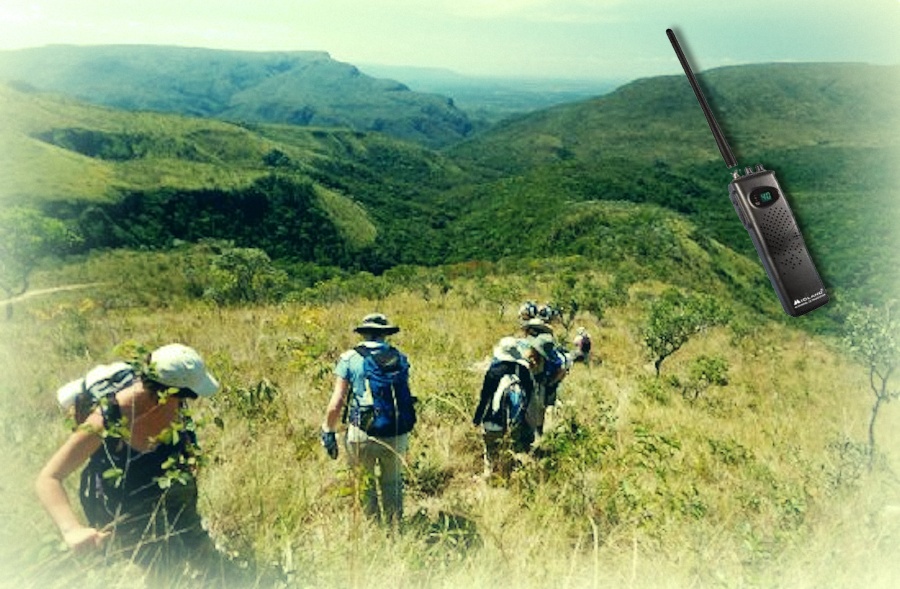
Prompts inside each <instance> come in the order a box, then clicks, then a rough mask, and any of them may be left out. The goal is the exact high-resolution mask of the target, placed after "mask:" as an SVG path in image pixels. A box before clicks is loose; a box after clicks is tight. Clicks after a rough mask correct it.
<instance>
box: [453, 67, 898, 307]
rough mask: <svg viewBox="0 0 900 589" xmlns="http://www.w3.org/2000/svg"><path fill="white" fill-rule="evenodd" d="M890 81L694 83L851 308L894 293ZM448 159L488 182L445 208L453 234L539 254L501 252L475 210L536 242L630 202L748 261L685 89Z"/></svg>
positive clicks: (554, 113) (807, 70)
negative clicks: (670, 216) (455, 225)
mask: <svg viewBox="0 0 900 589" xmlns="http://www.w3.org/2000/svg"><path fill="white" fill-rule="evenodd" d="M898 77H900V69H898V68H897V67H876V66H865V65H858V64H765V65H754V66H740V67H731V68H722V69H717V70H713V71H710V72H706V73H703V74H702V75H701V76H700V79H701V84H702V85H704V87H705V88H706V91H707V94H708V95H709V98H710V102H711V103H712V105H713V108H714V109H715V110H716V111H717V112H718V113H719V118H720V119H721V121H720V122H721V123H722V124H723V127H724V128H725V132H726V135H728V137H729V138H730V139H731V142H732V145H733V147H734V148H735V151H736V153H737V155H738V159H739V161H740V162H742V163H743V164H744V165H755V164H756V163H762V164H764V165H765V166H766V167H768V168H769V169H773V170H775V171H776V172H777V174H778V177H779V179H780V181H781V183H782V184H783V186H784V187H785V189H786V190H787V191H788V194H789V197H790V200H791V203H792V206H793V208H794V209H795V214H796V216H797V218H798V222H799V223H800V225H801V228H802V229H803V230H804V234H805V235H806V239H807V245H808V247H809V248H810V250H811V252H812V253H813V255H814V257H815V258H816V259H817V261H818V265H819V270H820V273H821V274H822V275H823V278H824V279H825V280H826V283H827V284H828V286H829V287H832V288H834V289H837V290H839V291H840V292H841V294H842V295H848V296H849V297H850V298H863V299H870V300H878V299H881V300H884V299H885V298H886V297H890V296H892V295H891V294H890V293H892V292H895V291H896V287H897V283H896V273H895V272H890V271H885V270H884V268H885V267H889V266H890V265H891V264H892V263H893V259H894V256H893V252H894V251H896V249H897V241H896V239H897V232H896V231H895V230H894V227H896V225H897V222H898V221H900V208H898V207H897V206H896V204H895V203H896V200H897V196H898V193H897V188H896V187H897V182H896V180H897V174H896V166H895V165H894V163H895V162H896V161H897V158H898V155H900V151H898V148H900V146H898V141H897V137H898V134H897V130H898V129H900V120H898V119H900V108H898V102H897V92H896V89H897V88H898V87H900V80H898ZM749 88H753V92H752V93H751V92H748V89H749ZM449 153H450V154H451V155H452V156H453V157H454V159H455V160H456V161H459V162H464V163H467V164H468V167H469V169H473V170H478V171H480V173H481V174H482V178H483V179H484V180H483V182H482V183H480V184H478V185H471V186H469V187H463V188H461V189H459V190H458V191H455V192H453V193H452V195H451V196H450V198H449V199H448V202H450V201H451V200H452V201H455V202H458V203H462V206H463V207H464V210H465V212H464V213H461V214H460V218H461V219H463V222H462V223H461V225H460V227H462V228H464V229H462V231H463V232H466V231H476V232H478V230H479V229H480V230H481V232H484V231H493V232H494V234H495V238H494V239H493V242H494V243H498V242H499V243H500V244H501V247H502V248H504V249H506V250H508V249H509V248H513V247H518V248H523V247H524V248H530V249H532V250H534V249H537V248H538V247H539V246H538V245H537V244H546V243H548V242H547V241H546V239H545V240H540V239H538V240H535V241H534V242H531V244H530V245H529V244H528V243H526V244H524V245H523V244H522V243H521V241H520V240H518V241H517V240H516V237H515V232H514V231H512V230H511V231H510V232H509V233H508V234H506V235H505V236H502V238H499V239H498V238H497V236H496V234H498V233H501V232H502V230H499V229H498V228H497V227H496V226H489V225H487V224H485V223H479V221H478V219H479V218H482V219H483V218H485V217H486V216H482V215H483V211H485V210H501V209H502V210H503V211H504V214H505V215H506V217H507V218H509V219H524V220H525V221H524V223H525V224H526V225H528V226H529V227H532V226H534V225H539V226H540V227H544V228H545V229H544V230H543V231H542V230H541V229H540V228H538V229H537V231H538V233H539V234H541V233H543V234H544V235H546V232H547V231H550V228H551V227H553V226H554V225H557V224H560V223H568V224H574V223H576V222H577V220H578V219H579V216H580V214H581V213H580V212H579V207H581V206H582V205H580V204H579V203H586V202H593V201H605V200H617V201H618V200H628V201H632V202H640V203H656V204H659V205H662V206H664V207H666V208H669V209H673V210H675V211H679V212H681V213H684V214H686V215H688V216H689V217H690V218H691V219H692V220H693V221H694V222H695V223H696V225H697V227H698V231H699V232H700V233H701V234H703V235H706V236H709V237H711V238H713V239H715V240H716V241H718V242H720V243H723V244H726V245H727V246H728V247H730V248H732V249H734V250H736V251H738V252H740V253H742V254H744V255H747V256H748V257H750V258H751V259H753V258H755V252H754V250H753V247H752V244H751V242H750V239H749V238H748V236H747V235H746V231H745V230H744V229H743V227H742V225H741V224H740V223H739V222H738V221H737V219H736V218H735V213H734V211H733V209H732V207H731V204H730V202H729V201H728V198H727V188H726V186H727V183H728V182H729V181H730V179H731V178H730V175H729V174H728V172H727V170H726V169H725V166H724V164H723V163H722V160H721V158H720V157H719V154H718V152H717V151H716V147H715V143H714V141H713V139H712V136H711V134H710V133H709V129H708V127H707V125H706V122H705V120H704V118H703V115H702V113H701V110H700V108H699V106H698V105H697V103H696V100H695V98H694V96H693V93H692V92H691V90H690V87H689V85H688V83H687V81H686V80H685V79H684V78H683V77H681V76H672V77H660V78H650V79H644V80H638V81H636V82H633V83H631V84H628V85H626V86H624V87H622V88H620V89H619V90H617V91H615V92H612V93H611V94H609V95H605V96H602V97H599V98H596V99H593V100H589V101H585V102H579V103H575V104H569V105H564V106H559V107H555V108H552V109H547V110H545V111H541V112H539V113H534V114H529V115H525V116H522V117H518V118H515V119H510V120H508V121H506V122H505V123H502V124H500V125H497V126H496V127H494V128H493V129H491V130H490V131H488V132H486V133H484V134H482V135H481V136H479V137H477V138H474V139H472V140H470V141H467V142H464V143H461V144H459V145H457V146H455V147H453V148H452V149H451V150H450V152H449ZM464 165H465V164H464ZM529 220H530V221H529ZM536 220H540V223H534V222H533V221H536ZM509 226H512V225H509ZM590 228H591V225H586V226H584V227H582V228H581V231H585V232H590ZM554 245H555V246H556V247H557V248H559V247H566V246H565V245H561V244H554ZM576 247H578V246H576ZM600 255H601V257H602V254H600ZM760 272H761V268H760Z"/></svg>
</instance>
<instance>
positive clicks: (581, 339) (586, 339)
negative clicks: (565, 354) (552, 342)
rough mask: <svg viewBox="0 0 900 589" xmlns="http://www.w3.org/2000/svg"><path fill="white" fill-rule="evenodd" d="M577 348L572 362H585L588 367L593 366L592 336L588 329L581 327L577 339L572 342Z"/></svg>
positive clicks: (576, 335)
mask: <svg viewBox="0 0 900 589" xmlns="http://www.w3.org/2000/svg"><path fill="white" fill-rule="evenodd" d="M572 344H573V345H574V346H575V353H574V354H573V355H572V362H584V363H585V364H586V365H587V366H590V364H591V344H592V342H591V336H590V334H589V333H588V331H587V329H585V328H584V327H579V328H578V330H577V332H576V334H575V339H573V340H572Z"/></svg>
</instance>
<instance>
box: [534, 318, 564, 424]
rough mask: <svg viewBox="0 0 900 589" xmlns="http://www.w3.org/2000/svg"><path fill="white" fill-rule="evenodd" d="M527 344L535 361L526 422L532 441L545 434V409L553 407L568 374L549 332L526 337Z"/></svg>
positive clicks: (561, 355) (562, 357)
mask: <svg viewBox="0 0 900 589" xmlns="http://www.w3.org/2000/svg"><path fill="white" fill-rule="evenodd" d="M526 342H527V345H528V347H529V348H530V349H531V350H533V354H534V355H533V359H534V360H538V361H536V362H532V374H533V375H534V381H535V394H534V397H533V399H532V402H531V403H530V404H529V405H528V412H527V414H526V421H527V422H528V425H529V426H531V428H532V430H533V432H534V434H535V438H539V437H540V436H541V435H542V434H543V433H544V420H545V416H546V413H547V409H548V408H551V407H554V406H555V405H556V400H557V392H558V389H559V384H560V383H561V382H562V380H563V379H564V378H565V377H566V375H567V374H568V369H567V361H566V358H565V356H563V354H562V353H561V352H560V351H559V349H558V347H557V345H556V341H555V340H554V339H553V336H552V335H551V334H549V333H539V334H537V335H536V336H534V337H531V338H528V339H527V340H526Z"/></svg>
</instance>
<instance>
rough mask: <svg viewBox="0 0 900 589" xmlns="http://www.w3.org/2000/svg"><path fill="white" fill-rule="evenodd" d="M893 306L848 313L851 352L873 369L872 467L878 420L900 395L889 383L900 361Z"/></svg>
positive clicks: (847, 336)
mask: <svg viewBox="0 0 900 589" xmlns="http://www.w3.org/2000/svg"><path fill="white" fill-rule="evenodd" d="M892 311H893V309H892V306H891V305H890V304H889V305H886V306H884V307H881V308H876V307H873V306H869V305H864V306H860V307H855V308H854V309H852V310H851V312H850V313H849V314H848V315H847V321H846V323H845V325H846V331H845V334H844V341H845V342H846V344H847V345H848V346H849V348H850V350H851V352H852V353H853V354H854V355H855V356H856V357H857V358H859V359H860V360H861V361H862V362H863V363H864V364H865V366H866V367H868V369H869V388H870V389H871V391H872V394H873V395H874V396H875V403H874V404H873V405H872V413H871V416H870V417H869V468H871V467H872V461H873V459H874V456H875V421H876V419H877V418H878V411H879V410H880V409H881V406H882V405H883V404H884V403H888V402H890V401H891V400H893V399H896V398H897V397H900V389H898V390H891V389H890V387H889V382H890V380H891V377H892V376H893V373H894V369H895V368H897V365H898V364H900V341H898V333H897V332H898V329H900V321H898V319H897V317H896V315H895V314H894V313H893V312H892Z"/></svg>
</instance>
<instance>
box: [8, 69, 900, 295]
mask: <svg viewBox="0 0 900 589" xmlns="http://www.w3.org/2000/svg"><path fill="white" fill-rule="evenodd" d="M898 73H900V68H897V67H884V66H867V65H859V64H762V65H752V66H741V67H729V68H721V69H718V70H713V71H710V72H705V73H703V74H701V82H702V83H703V84H705V85H706V86H707V89H708V92H709V94H710V97H711V101H712V102H713V105H714V107H715V108H716V109H717V110H718V111H719V112H720V113H721V115H722V119H723V123H724V124H725V126H726V132H727V133H728V134H729V137H732V138H733V144H734V147H735V148H736V152H737V154H738V157H739V160H740V161H742V162H743V163H745V164H748V165H749V164H755V163H757V162H758V163H763V164H765V165H766V166H767V167H770V168H772V169H775V170H776V172H778V174H779V178H780V179H781V182H782V184H784V186H785V188H786V190H787V191H788V193H789V195H790V198H791V202H792V205H793V207H794V209H795V212H796V214H797V216H798V220H799V222H800V224H801V226H802V227H803V228H804V233H805V235H806V238H807V242H808V245H809V247H810V250H811V251H812V253H813V255H814V256H815V257H816V258H817V265H818V266H819V269H820V272H821V273H822V275H823V277H824V278H825V280H826V283H827V284H828V286H829V287H830V288H832V289H833V290H834V289H836V290H837V291H839V293H840V296H839V297H838V299H839V300H840V298H841V297H842V296H846V297H848V298H851V299H854V300H874V301H880V300H886V299H887V298H888V297H890V296H891V293H892V292H894V291H895V288H896V277H895V275H894V273H892V272H885V271H884V270H883V268H884V267H885V266H886V265H887V264H889V263H890V260H891V257H892V255H893V251H894V250H895V249H896V244H895V241H896V236H895V232H894V230H893V228H894V227H895V226H896V223H897V214H896V213H897V207H896V206H895V205H894V204H893V203H894V201H895V200H896V189H895V185H896V183H895V182H894V178H895V172H894V168H895V165H894V163H895V162H896V160H897V155H898V147H900V146H898V144H897V139H896V137H897V134H896V129H897V128H898V127H900V125H898V116H900V113H898V111H897V110H896V109H895V108H894V107H895V100H896V99H895V93H894V92H893V89H894V88H895V86H896V83H897V79H898ZM747 87H754V88H756V93H755V94H754V95H752V96H748V95H747V93H746V92H745V89H746V88H747ZM0 100H3V108H2V110H0V113H2V114H0V117H3V120H2V123H3V125H4V128H5V129H7V130H8V131H7V133H5V134H4V138H3V142H4V143H5V149H4V150H3V151H2V152H0V161H2V162H3V167H4V168H5V169H7V170H9V171H10V172H9V176H8V177H10V178H11V179H12V181H11V182H9V183H7V184H5V185H4V187H3V189H2V191H3V193H2V194H0V199H3V200H5V201H6V202H10V201H17V202H40V203H43V204H42V206H43V207H44V209H45V210H46V211H49V212H50V213H51V214H53V215H54V216H59V217H64V218H68V219H77V220H79V221H80V223H81V227H82V228H85V227H86V226H90V225H92V224H95V223H96V222H97V220H98V219H99V220H103V223H101V227H102V230H100V231H96V230H95V231H93V232H92V234H93V235H95V236H96V239H95V240H94V241H93V242H90V241H89V245H90V246H95V247H101V246H102V247H110V246H131V247H134V246H137V245H143V246H151V247H163V246H165V245H166V244H168V243H171V241H172V240H173V239H190V240H194V239H199V238H202V237H204V236H207V237H217V238H221V237H229V236H237V237H238V239H237V241H238V242H239V243H240V244H242V245H246V246H252V247H262V248H264V249H266V250H267V251H268V252H269V253H270V254H271V255H273V256H275V257H281V256H288V257H291V258H293V259H307V260H311V261H315V262H317V263H329V264H337V265H347V264H350V265H351V266H352V267H355V268H359V269H366V270H370V271H374V272H381V271H383V270H384V269H386V268H389V267H391V266H394V265H397V264H425V265H435V264H444V263H457V262H465V261H468V260H473V259H484V260H498V259H500V258H519V259H532V258H540V257H545V256H549V255H559V256H566V255H572V254H576V255H581V256H586V257H587V258H589V259H592V260H596V261H597V262H599V263H600V264H602V265H603V266H604V268H607V269H609V270H610V271H612V270H613V269H614V268H615V267H616V266H617V265H618V264H622V263H627V264H631V265H636V266H637V267H642V268H645V272H646V273H647V274H649V275H652V274H653V273H664V274H665V276H666V277H667V278H669V279H671V280H673V281H675V282H680V283H682V284H684V285H686V286H692V287H695V288H696V287H700V286H702V288H708V289H711V290H713V291H716V292H720V293H724V292H728V291H731V292H737V293H739V294H738V295H737V296H739V297H743V298H744V299H745V300H746V301H747V302H752V301H759V300H760V296H759V293H761V292H766V289H767V288H768V285H767V282H766V279H765V275H764V273H763V271H762V268H761V266H760V265H759V264H758V263H757V262H756V261H755V252H754V251H753V249H752V245H751V243H750V240H749V239H748V238H747V236H746V234H745V232H744V230H743V228H742V226H741V224H740V223H739V222H737V220H736V219H735V218H734V216H735V215H734V211H733V210H732V209H731V205H730V203H729V202H728V200H727V198H726V196H725V187H726V184H727V182H728V179H729V176H728V173H727V171H726V170H725V169H724V165H723V164H722V163H721V160H720V159H719V157H718V154H717V152H716V151H715V147H714V143H713V141H712V139H711V137H710V136H709V133H708V129H707V127H706V124H705V122H704V121H703V118H702V114H701V113H700V109H699V108H698V107H697V105H696V103H695V101H694V97H693V94H692V93H691V91H690V88H689V86H688V85H687V83H686V81H685V80H684V79H682V78H681V77H679V76H671V77H668V76H667V77H658V78H650V79H644V80H637V81H635V82H633V83H630V84H628V85H626V86H623V87H622V88H620V89H618V90H616V91H614V92H612V93H610V94H608V95H605V96H602V97H599V98H595V99H591V100H587V101H582V102H577V103H572V104H566V105H563V106H559V107H554V108H550V109H546V110H542V111H538V112H535V113H531V114H528V115H524V116H520V117H515V118H512V119H509V120H506V121H504V122H502V123H500V124H498V125H496V126H495V127H494V128H492V129H490V130H488V131H486V132H483V133H480V134H478V135H477V136H475V137H473V138H471V139H469V140H466V141H463V142H460V143H458V144H456V145H454V146H452V147H450V148H448V149H445V150H442V151H439V152H438V151H434V150H431V149H429V148H427V147H419V146H416V145H414V144H412V143H408V142H403V141H398V140H395V139H392V138H391V137H389V136H387V135H385V134H383V133H377V132H358V131H351V130H346V129H334V128H322V127H315V128H311V127H300V126H296V125H266V124H240V125H239V124H234V123H227V122H223V121H217V120H210V119H199V118H195V117H186V116H176V115H163V114H156V113H148V112H140V113H130V112H125V111H121V110H118V109H110V108H102V107H96V106H87V105H85V104H83V103H79V102H75V101H72V100H69V99H61V98H54V97H49V96H46V95H43V94H38V93H34V92H30V93H29V92H23V91H22V90H21V88H19V89H13V88H7V89H4V90H2V92H0ZM749 158H753V159H752V160H750V159H749ZM277 194H280V195H282V196H284V197H285V198H287V200H284V201H283V202H281V204H279V203H275V204H272V203H273V201H277V200H278V199H279V198H281V197H277V196H273V195H277ZM298 194H299V195H301V196H302V198H301V197H297V196H296V195H298ZM290 195H293V196H290ZM288 196H290V198H288ZM295 197H296V198H300V201H297V202H294V201H292V200H291V199H292V198H295ZM88 201H92V202H90V205H88V204H86V203H88ZM236 203H243V204H241V205H240V207H250V208H249V209H247V208H240V207H239V208H238V209H237V210H238V211H243V212H242V213H241V218H242V219H245V220H247V221H248V222H245V223H243V224H240V225H236V224H235V223H233V222H231V223H229V222H225V221H222V220H217V219H228V216H229V211H232V212H233V209H232V207H234V206H238V205H237V204H236ZM254 203H255V204H254ZM291 203H293V204H291ZM298 203H299V204H298ZM626 203H631V204H630V205H629V206H626ZM269 205H272V206H271V207H270V206H269ZM282 206H287V207H288V208H292V207H293V208H296V207H298V206H299V207H300V208H301V210H300V211H299V212H298V213H297V214H296V215H294V217H296V222H297V223H298V224H297V225H295V226H291V227H292V228H288V229H286V230H282V231H274V230H272V228H273V227H277V225H278V219H279V216H280V217H284V214H283V212H278V211H282V208H281V207H282ZM254 207H256V208H259V207H262V208H264V209H265V210H266V211H269V213H265V214H260V215H256V216H254V215H250V214H244V213H246V212H247V211H249V210H250V209H253V208H254ZM266 207H269V208H266ZM303 207H312V208H310V209H309V214H310V215H311V218H312V219H317V221H314V222H313V223H312V225H310V224H309V223H308V222H307V221H303V220H301V219H300V217H302V216H303V215H304V214H305V213H303V210H305V209H303ZM88 208H90V209H91V215H90V216H88V217H85V211H86V210H87V209H88ZM191 210H193V211H199V212H200V213H202V214H200V218H199V219H195V220H194V222H188V221H186V220H179V222H177V223H173V222H171V219H172V215H173V214H176V212H177V211H182V212H184V211H191ZM98 211H99V212H98ZM182 214H184V213H182ZM257 221H258V223H257ZM321 223H324V224H325V225H322V226H323V227H324V229H323V232H322V233H321V235H328V236H330V237H328V239H326V240H324V242H325V243H327V244H329V245H328V246H327V247H325V249H324V250H323V249H322V247H320V246H321V243H319V247H313V244H314V243H315V242H316V241H317V240H316V237H317V236H316V233H315V230H314V229H313V226H317V224H321ZM148 226H149V227H150V229H148V230H146V231H143V232H141V233H140V234H139V235H137V236H135V235H133V233H134V232H133V231H131V230H130V229H129V227H145V228H146V227H148ZM357 227H364V228H365V229H364V230H361V231H360V230H357V229H356V228H357ZM176 228H180V229H178V230H177V231H176V230H175V229H176ZM301 228H302V229H301ZM310 232H311V233H310ZM130 234H131V235H130ZM300 234H303V235H304V236H305V237H302V238H298V239H299V240H300V242H302V244H303V245H301V244H300V243H299V242H296V243H295V242H291V243H290V245H289V246H285V245H284V244H279V240H280V239H281V237H279V236H284V235H294V236H295V237H296V236H298V235H300ZM104 235H105V236H118V237H116V238H115V239H112V238H108V237H107V238H103V236H104ZM319 241H321V240H319ZM730 250H734V251H736V252H737V253H739V254H742V255H744V256H746V259H748V260H750V261H751V264H750V265H749V266H748V265H746V264H744V263H739V262H737V261H735V258H734V257H733V256H732V255H731V254H729V253H727V252H729V251H730ZM312 252H317V253H315V254H313V253H312ZM660 252H668V253H665V255H663V254H661V253H660ZM673 252H674V253H673ZM688 252H690V253H688ZM670 254H671V255H670ZM700 260H705V261H702V262H701V261H700ZM685 270H689V271H685ZM748 285H749V286H748ZM751 304H755V303H751Z"/></svg>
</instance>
